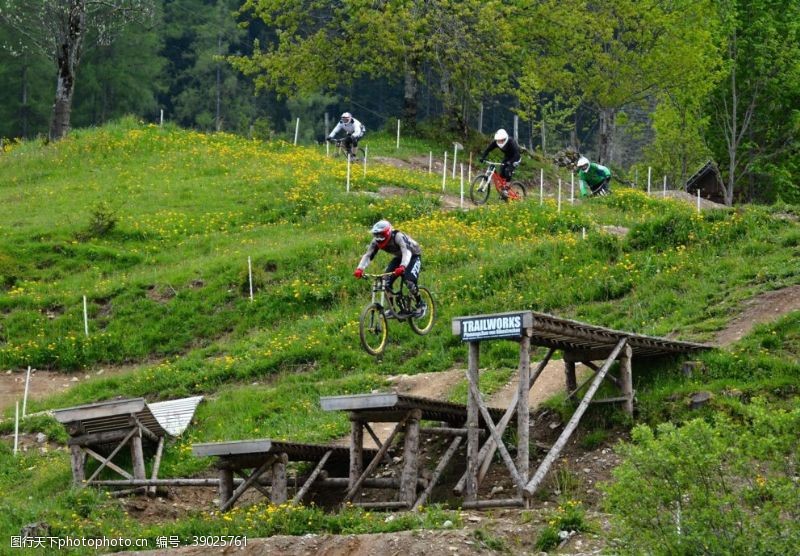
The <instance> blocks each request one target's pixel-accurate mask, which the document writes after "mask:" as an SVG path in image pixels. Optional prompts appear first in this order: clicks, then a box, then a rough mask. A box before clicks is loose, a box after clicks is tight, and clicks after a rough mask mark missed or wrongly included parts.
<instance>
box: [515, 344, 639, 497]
mask: <svg viewBox="0 0 800 556" xmlns="http://www.w3.org/2000/svg"><path fill="white" fill-rule="evenodd" d="M627 342H628V339H627V338H622V339H621V340H620V341H619V342H618V343H617V345H616V347H615V348H614V350H613V351H612V352H611V355H610V356H609V357H608V359H606V361H605V363H604V364H603V367H602V368H601V369H600V372H599V373H597V375H595V377H594V381H593V382H592V384H591V386H589V389H588V390H587V391H586V395H584V397H583V400H581V403H580V404H579V405H578V408H577V409H576V410H575V413H573V414H572V417H571V418H570V420H569V422H568V423H567V426H566V427H564V430H563V431H562V432H561V435H560V436H559V437H558V440H557V441H556V443H555V444H553V447H552V448H551V449H550V451H549V452H548V453H547V455H546V456H545V458H544V460H543V461H542V463H541V464H540V465H539V468H538V469H537V470H536V473H535V474H534V475H533V478H532V479H531V480H530V481H529V482H528V484H527V485H525V494H527V495H528V496H533V493H534V492H536V489H537V488H538V487H539V485H540V484H541V482H542V481H543V480H544V477H545V475H546V474H547V472H548V471H549V470H550V466H551V465H552V464H553V462H554V461H555V460H556V458H558V456H559V454H560V453H561V450H563V449H564V446H565V445H566V443H567V440H569V437H570V436H571V435H572V433H573V431H574V430H575V428H576V427H577V426H578V422H579V421H580V419H581V417H582V416H583V414H584V412H585V411H586V408H588V407H589V401H590V400H591V399H592V398H593V397H594V395H595V393H596V392H597V389H598V388H599V387H600V383H601V382H602V381H603V377H605V375H606V373H608V370H609V369H610V368H611V365H612V363H614V360H615V359H616V358H617V355H618V354H619V352H620V351H622V349H623V348H624V347H625V346H626V345H627Z"/></svg>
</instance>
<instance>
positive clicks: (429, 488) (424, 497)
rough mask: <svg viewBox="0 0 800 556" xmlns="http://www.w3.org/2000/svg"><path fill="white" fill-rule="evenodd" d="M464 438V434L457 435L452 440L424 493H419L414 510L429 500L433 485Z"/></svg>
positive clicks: (412, 508)
mask: <svg viewBox="0 0 800 556" xmlns="http://www.w3.org/2000/svg"><path fill="white" fill-rule="evenodd" d="M463 440H464V437H463V436H456V437H455V438H454V439H453V440H452V442H450V446H449V447H448V448H447V451H446V452H445V453H444V455H443V456H442V457H441V459H440V460H439V463H438V464H437V465H436V469H434V471H433V475H432V476H431V480H430V482H429V483H428V486H427V487H425V490H424V491H422V494H420V495H419V498H417V501H416V502H414V505H413V506H412V507H411V510H412V511H413V510H417V509H419V508H420V506H422V505H423V504H425V502H427V500H428V496H430V495H431V492H433V487H435V486H436V482H437V481H438V480H439V477H440V476H441V475H442V473H443V472H444V470H445V468H446V467H447V464H448V463H450V460H451V459H452V458H453V455H454V454H455V453H456V450H458V447H459V446H460V445H461V442H462V441H463Z"/></svg>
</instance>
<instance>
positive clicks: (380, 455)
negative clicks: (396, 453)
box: [343, 414, 408, 502]
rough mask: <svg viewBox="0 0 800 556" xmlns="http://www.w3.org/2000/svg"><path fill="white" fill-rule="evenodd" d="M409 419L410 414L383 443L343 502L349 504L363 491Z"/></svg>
mask: <svg viewBox="0 0 800 556" xmlns="http://www.w3.org/2000/svg"><path fill="white" fill-rule="evenodd" d="M407 418H408V414H406V416H405V417H403V419H402V420H401V421H400V422H399V423H397V425H396V426H395V427H394V429H393V430H392V432H391V434H389V438H387V439H386V442H384V443H383V446H381V449H380V450H378V453H377V454H375V457H374V458H372V461H370V462H369V465H367V468H366V469H365V470H364V472H363V473H361V475H360V476H359V477H357V479H356V481H355V483H353V485H352V486H351V487H350V488H349V489H348V491H347V494H346V495H345V497H344V500H343V501H344V502H349V501H350V500H352V499H353V497H354V496H355V495H356V494H358V491H359V490H361V486H362V484H363V483H364V481H365V480H366V478H367V477H369V475H370V473H372V472H373V471H375V468H376V467H378V464H379V463H380V461H381V460H382V459H383V455H384V454H385V453H386V452H387V451H388V450H389V447H390V446H391V445H392V442H393V441H394V437H395V436H397V433H398V432H399V431H400V430H401V429H402V428H403V427H405V424H406V419H407ZM350 469H351V471H352V463H351V466H350ZM351 480H352V477H351Z"/></svg>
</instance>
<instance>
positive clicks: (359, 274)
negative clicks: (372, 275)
mask: <svg viewBox="0 0 800 556" xmlns="http://www.w3.org/2000/svg"><path fill="white" fill-rule="evenodd" d="M353 276H355V277H356V278H358V279H361V277H362V276H364V269H363V268H357V269H356V271H355V272H353Z"/></svg>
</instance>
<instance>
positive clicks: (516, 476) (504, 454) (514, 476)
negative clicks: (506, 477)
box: [469, 380, 525, 490]
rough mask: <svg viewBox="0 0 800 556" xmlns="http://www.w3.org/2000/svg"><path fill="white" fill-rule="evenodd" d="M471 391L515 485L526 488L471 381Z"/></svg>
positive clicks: (475, 386)
mask: <svg viewBox="0 0 800 556" xmlns="http://www.w3.org/2000/svg"><path fill="white" fill-rule="evenodd" d="M469 389H470V391H471V392H472V395H473V396H474V397H475V399H476V400H477V402H478V408H479V409H480V412H481V414H482V415H483V420H484V422H485V423H486V426H487V427H488V428H489V434H491V435H492V438H493V439H494V442H495V444H497V449H498V450H500V455H501V456H502V457H503V462H504V463H505V464H506V468H508V472H509V473H510V474H511V478H512V479H514V484H516V485H517V487H518V488H519V489H520V490H522V489H523V488H524V487H525V482H524V481H523V480H522V478H521V477H520V476H519V473H518V472H517V468H516V466H515V465H514V460H513V459H511V454H509V453H508V450H507V449H506V445H505V444H503V439H502V438H501V437H500V435H499V434H497V429H495V427H494V423H493V422H492V416H491V415H489V410H488V409H486V404H484V403H483V398H482V397H481V393H480V392H479V391H478V387H477V385H476V384H475V383H474V382H472V380H470V381H469Z"/></svg>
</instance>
